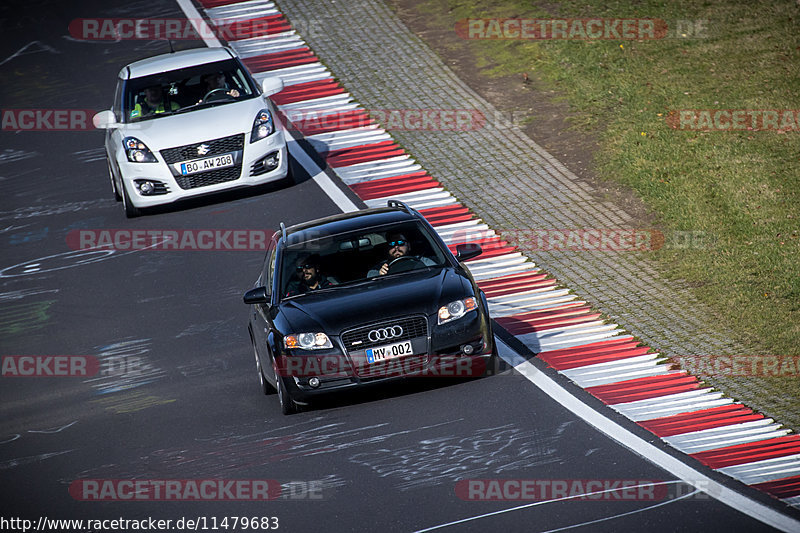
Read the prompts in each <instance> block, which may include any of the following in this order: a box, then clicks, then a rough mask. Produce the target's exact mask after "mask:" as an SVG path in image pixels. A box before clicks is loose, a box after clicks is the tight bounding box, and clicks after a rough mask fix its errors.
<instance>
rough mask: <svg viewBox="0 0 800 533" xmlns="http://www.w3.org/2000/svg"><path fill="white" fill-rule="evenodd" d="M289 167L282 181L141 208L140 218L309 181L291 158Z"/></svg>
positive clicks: (262, 192) (249, 195)
mask: <svg viewBox="0 0 800 533" xmlns="http://www.w3.org/2000/svg"><path fill="white" fill-rule="evenodd" d="M289 166H290V170H291V171H290V173H289V176H287V177H286V178H284V179H282V180H278V181H274V182H270V183H265V184H263V185H254V186H252V187H243V188H241V189H234V190H230V191H221V192H217V193H211V194H208V195H204V196H198V197H197V198H188V199H185V200H179V201H177V202H173V203H170V204H163V205H158V206H154V207H147V208H141V214H142V216H145V217H147V216H150V215H159V214H165V213H175V212H180V211H190V210H192V209H198V208H202V207H207V206H209V205H217V204H225V203H227V202H232V201H236V200H245V199H250V198H255V197H258V196H262V195H265V194H270V193H273V192H277V191H281V190H284V189H289V188H291V187H294V186H296V185H299V184H301V183H303V182H304V181H307V180H309V179H311V176H310V175H309V174H308V172H307V171H306V170H305V169H304V168H303V167H302V166H301V165H300V164H299V163H298V162H297V161H295V160H294V158H292V157H290V158H289Z"/></svg>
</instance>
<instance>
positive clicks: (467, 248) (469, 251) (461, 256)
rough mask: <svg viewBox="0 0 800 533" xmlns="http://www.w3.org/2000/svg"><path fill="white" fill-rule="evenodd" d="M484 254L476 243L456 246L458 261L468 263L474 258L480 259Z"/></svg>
mask: <svg viewBox="0 0 800 533" xmlns="http://www.w3.org/2000/svg"><path fill="white" fill-rule="evenodd" d="M482 253H483V250H482V249H481V246H480V245H479V244H475V243H474V242H465V243H463V244H459V245H457V246H456V259H458V260H459V261H467V260H469V259H472V258H473V257H478V256H479V255H481V254H482Z"/></svg>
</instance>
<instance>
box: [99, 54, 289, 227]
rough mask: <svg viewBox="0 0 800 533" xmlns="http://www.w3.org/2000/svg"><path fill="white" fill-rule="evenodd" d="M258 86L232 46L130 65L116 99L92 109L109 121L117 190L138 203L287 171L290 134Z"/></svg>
mask: <svg viewBox="0 0 800 533" xmlns="http://www.w3.org/2000/svg"><path fill="white" fill-rule="evenodd" d="M281 89H283V81H282V80H281V79H280V78H277V77H268V78H265V79H264V81H263V82H262V84H261V86H260V87H259V85H258V84H257V83H256V82H255V80H254V79H253V77H252V76H251V75H250V72H249V71H248V70H247V68H246V67H245V66H244V65H243V64H242V63H241V61H239V58H238V57H237V56H236V55H235V54H234V53H233V52H232V51H231V50H230V49H228V48H196V49H192V50H184V51H181V52H173V53H169V54H163V55H159V56H155V57H151V58H148V59H143V60H141V61H136V62H135V63H131V64H130V65H128V66H126V67H124V68H123V69H122V70H121V71H120V73H119V79H118V82H117V89H116V92H115V94H114V104H113V107H112V108H111V109H110V110H108V111H101V112H100V113H98V114H96V115H95V116H94V125H95V127H97V128H103V129H105V130H106V141H105V148H106V156H107V158H108V171H109V175H110V178H111V186H112V188H113V191H114V196H115V197H116V199H117V200H118V201H122V202H123V204H124V206H125V214H126V215H127V216H128V217H134V216H137V215H139V214H140V208H145V207H151V206H155V205H159V204H167V203H170V202H174V201H176V200H181V199H184V198H188V197H193V196H198V195H202V194H208V193H214V192H218V191H221V190H227V189H232V188H238V187H246V186H252V185H260V184H263V183H267V182H271V181H278V180H282V179H284V178H287V177H288V176H289V160H288V153H287V149H286V139H285V138H284V133H283V130H282V128H281V126H280V123H279V119H278V115H277V110H276V108H275V105H274V103H273V102H272V101H271V100H270V99H269V96H270V95H271V94H275V93H277V92H279V91H280V90H281Z"/></svg>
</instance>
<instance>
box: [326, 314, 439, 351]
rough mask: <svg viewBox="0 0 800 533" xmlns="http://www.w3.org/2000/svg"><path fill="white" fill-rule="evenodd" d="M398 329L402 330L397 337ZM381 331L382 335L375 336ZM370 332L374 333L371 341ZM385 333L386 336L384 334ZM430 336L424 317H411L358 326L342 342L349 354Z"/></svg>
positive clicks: (343, 335) (347, 331)
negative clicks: (376, 332)
mask: <svg viewBox="0 0 800 533" xmlns="http://www.w3.org/2000/svg"><path fill="white" fill-rule="evenodd" d="M397 328H400V329H402V332H400V333H399V335H396V334H395V333H396V332H397ZM375 331H379V332H380V334H377V335H376V334H375V333H374V332H375ZM370 332H373V335H372V339H370ZM384 332H385V334H384ZM427 336H428V321H427V319H426V318H425V317H424V316H410V317H403V318H394V319H391V320H383V321H381V322H374V323H372V324H368V325H366V326H358V327H356V328H353V329H349V330H346V331H345V332H343V333H342V342H343V343H344V346H345V349H347V351H348V352H354V351H356V350H364V349H366V348H372V347H373V346H382V345H384V344H392V343H395V342H400V341H405V340H409V339H414V338H416V337H427Z"/></svg>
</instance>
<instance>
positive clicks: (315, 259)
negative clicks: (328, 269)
mask: <svg viewBox="0 0 800 533" xmlns="http://www.w3.org/2000/svg"><path fill="white" fill-rule="evenodd" d="M319 263H320V260H319V255H317V254H311V255H309V256H308V257H301V258H300V260H299V261H297V275H298V277H299V278H300V279H299V280H297V281H293V282H291V283H290V284H289V287H288V290H287V291H286V296H295V295H297V294H305V293H307V292H311V291H315V290H317V289H324V288H326V287H332V286H333V283H331V282H330V280H329V279H328V278H326V277H325V276H324V275H323V274H322V272H320V268H319Z"/></svg>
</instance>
